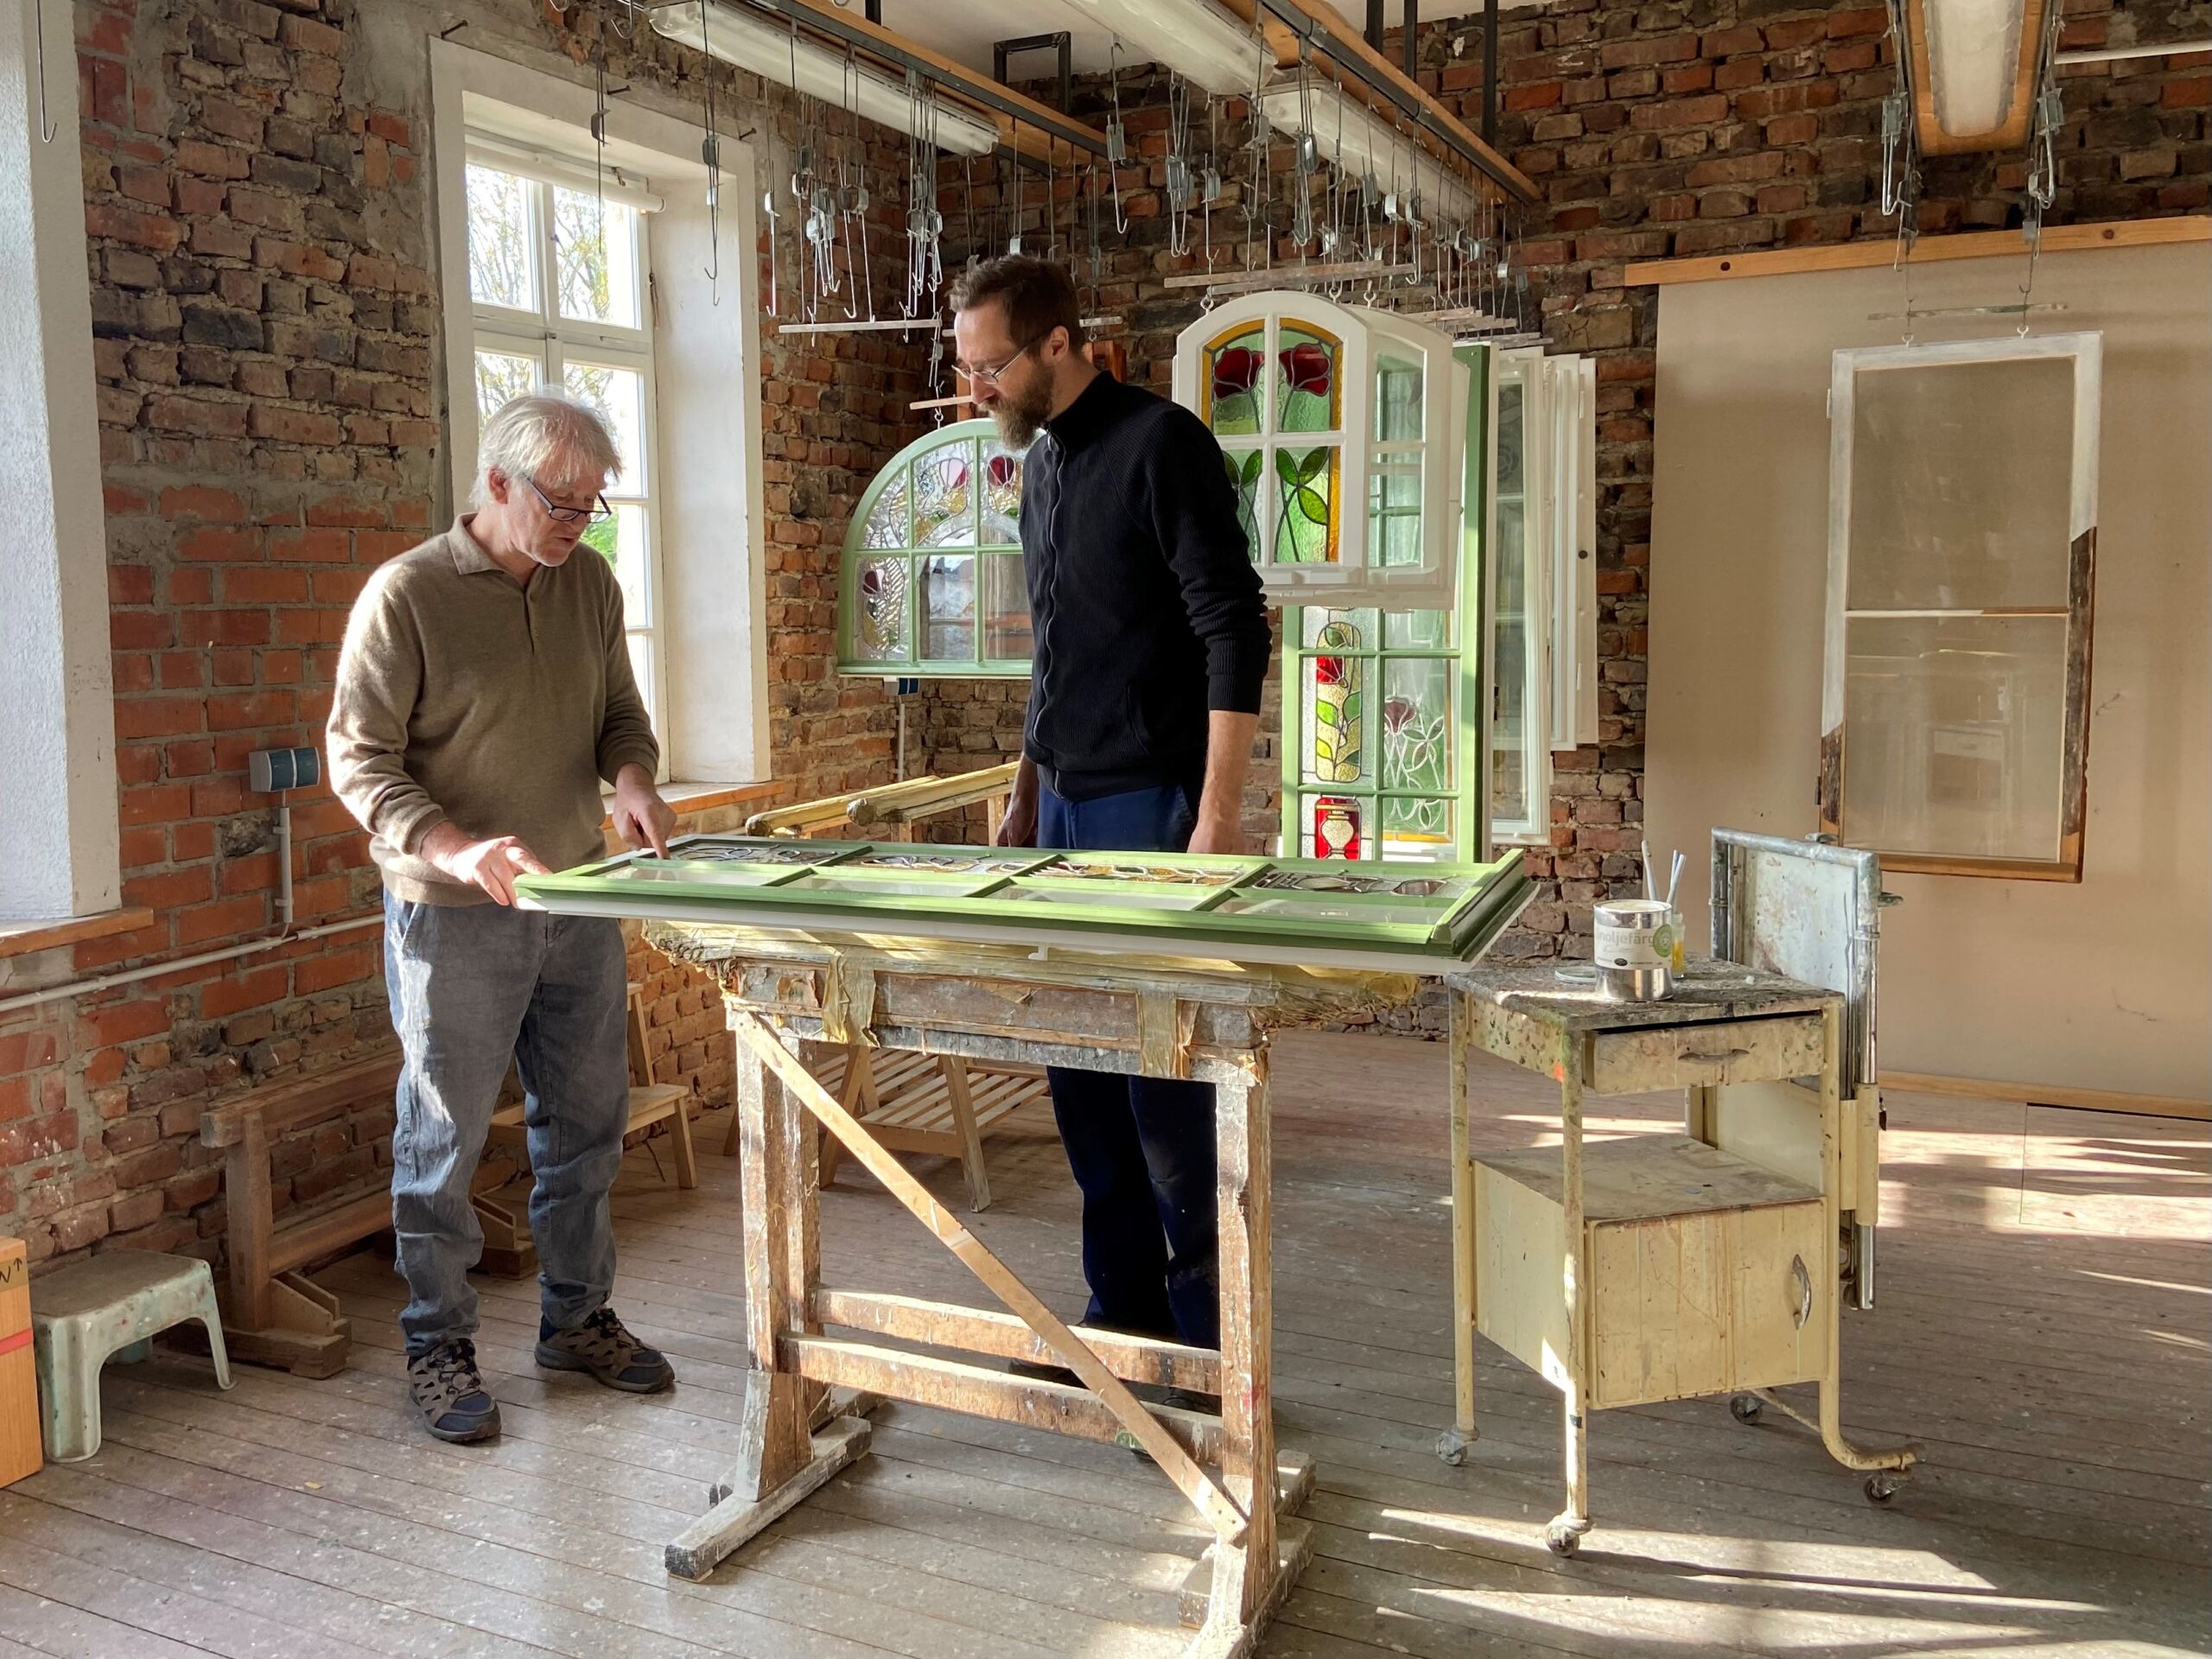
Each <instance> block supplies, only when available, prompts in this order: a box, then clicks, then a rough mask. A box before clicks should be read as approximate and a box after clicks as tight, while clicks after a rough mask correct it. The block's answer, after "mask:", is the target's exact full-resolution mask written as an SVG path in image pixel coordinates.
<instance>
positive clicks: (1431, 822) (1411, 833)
mask: <svg viewBox="0 0 2212 1659" xmlns="http://www.w3.org/2000/svg"><path fill="white" fill-rule="evenodd" d="M1382 811H1383V856H1384V857H1385V858H1450V857H1451V856H1452V849H1453V847H1454V845H1455V844H1456V837H1455V836H1454V833H1453V819H1454V818H1455V817H1457V816H1458V812H1459V803H1458V802H1457V801H1456V800H1454V799H1452V798H1451V797H1450V796H1446V795H1437V796H1429V797H1425V798H1408V797H1403V796H1393V797H1390V798H1386V799H1385V800H1384V801H1383V804H1382Z"/></svg>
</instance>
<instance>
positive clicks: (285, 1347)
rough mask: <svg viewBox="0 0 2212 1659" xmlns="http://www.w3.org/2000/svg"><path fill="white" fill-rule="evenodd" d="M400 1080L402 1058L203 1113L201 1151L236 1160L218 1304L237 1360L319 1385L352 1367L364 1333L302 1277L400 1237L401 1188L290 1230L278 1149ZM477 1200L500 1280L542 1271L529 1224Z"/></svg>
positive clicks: (388, 1057) (282, 1086) (386, 1094)
mask: <svg viewBox="0 0 2212 1659" xmlns="http://www.w3.org/2000/svg"><path fill="white" fill-rule="evenodd" d="M398 1082H399V1056H398V1055H397V1054H382V1055H378V1056H376V1057H375V1058H371V1059H365V1060H359V1061H355V1062H354V1063H353V1064H352V1065H343V1066H340V1067H337V1068H336V1069H335V1070H333V1071H319V1072H317V1073H315V1075H314V1076H313V1077H300V1078H296V1079H294V1080H292V1081H289V1082H286V1083H279V1084H268V1085H266V1086H264V1087H262V1088H259V1089H253V1090H248V1091H247V1092H246V1093H245V1094H243V1095H237V1096H232V1097H231V1098H230V1099H228V1100H226V1101H223V1102H222V1103H219V1104H217V1105H214V1106H211V1107H209V1108H208V1109H207V1111H205V1112H203V1113H202V1114H200V1144H201V1145H202V1146H207V1147H216V1148H218V1149H219V1150H220V1151H221V1152H222V1154H224V1165H223V1203H224V1208H225V1211H226V1213H227V1215H228V1217H229V1224H230V1241H229V1252H230V1274H229V1276H228V1279H227V1281H226V1284H225V1286H224V1287H222V1290H221V1292H220V1293H219V1297H218V1300H219V1301H220V1303H221V1305H222V1310H223V1336H224V1340H225V1342H226V1344H228V1346H229V1348H230V1352H231V1357H232V1358H233V1359H244V1360H250V1361H252V1362H253V1363H257V1364H262V1365H275V1366H279V1367H282V1368H283V1369H284V1370H289V1371H291V1372H292V1373H293V1374H294V1375H295V1376H308V1377H325V1376H337V1375H338V1373H339V1372H340V1371H341V1370H344V1369H345V1367H346V1352H347V1351H348V1349H349V1348H351V1346H352V1344H353V1327H352V1325H350V1324H348V1322H347V1321H346V1318H345V1316H344V1315H343V1314H341V1313H340V1312H339V1307H338V1299H337V1298H336V1297H335V1296H334V1295H332V1294H330V1293H329V1292H328V1291H327V1290H325V1289H323V1288H322V1287H321V1286H320V1285H318V1284H316V1283H315V1281H313V1280H311V1279H309V1278H308V1276H307V1275H306V1274H304V1273H303V1272H302V1271H301V1269H302V1268H305V1267H306V1266H307V1265H308V1263H309V1262H316V1261H320V1260H321V1258H323V1257H324V1256H327V1255H335V1254H336V1253H337V1252H339V1251H340V1250H342V1249H346V1247H347V1246H348V1245H352V1244H358V1243H360V1242H361V1241H362V1240H364V1239H366V1238H373V1237H374V1236H376V1235H377V1234H378V1233H382V1232H388V1231H390V1230H391V1189H390V1187H389V1185H385V1186H379V1187H378V1188H377V1189H375V1190H374V1191H372V1192H364V1193H362V1194H361V1195H360V1196H359V1197H358V1198H348V1199H346V1200H345V1201H344V1202H342V1203H340V1204H337V1205H330V1206H327V1207H326V1208H323V1209H319V1210H314V1211H308V1212H307V1213H304V1214H299V1215H292V1216H287V1217H285V1218H284V1220H283V1223H282V1224H279V1223H278V1222H277V1218H276V1215H275V1211H274V1204H275V1194H274V1190H273V1184H272V1182H271V1179H270V1169H269V1149H270V1146H271V1144H272V1143H274V1142H276V1141H279V1140H281V1139H283V1136H285V1135H288V1134H289V1133H291V1132H292V1131H293V1130H295V1129H300V1128H306V1127H307V1126H308V1125H309V1124H311V1123H319V1122H322V1121H323V1120H324V1119H326V1118H330V1117H335V1116H338V1115H339V1114H340V1113H341V1112H348V1111H354V1110H358V1109H359V1108H361V1107H363V1106H369V1105H374V1104H378V1103H382V1104H385V1105H386V1106H389V1105H390V1104H391V1099H392V1093H393V1090H394V1089H395V1088H396V1087H397V1084H398ZM474 1205H475V1207H476V1211H477V1217H478V1219H479V1221H480V1222H481V1223H482V1224H483V1226H484V1232H485V1244H486V1249H485V1262H484V1264H485V1265H486V1267H487V1268H490V1269H491V1270H493V1271H494V1272H499V1271H505V1272H509V1273H512V1274H528V1273H533V1272H535V1271H537V1251H536V1249H535V1248H534V1247H533V1246H532V1245H531V1238H530V1229H529V1225H528V1223H527V1222H526V1221H524V1220H521V1219H520V1218H518V1217H516V1216H514V1215H512V1213H510V1212H508V1211H506V1210H505V1209H504V1208H503V1207H501V1206H499V1205H494V1204H493V1203H492V1202H491V1201H490V1200H489V1199H487V1198H485V1197H484V1196H481V1195H478V1196H477V1197H475V1198H474Z"/></svg>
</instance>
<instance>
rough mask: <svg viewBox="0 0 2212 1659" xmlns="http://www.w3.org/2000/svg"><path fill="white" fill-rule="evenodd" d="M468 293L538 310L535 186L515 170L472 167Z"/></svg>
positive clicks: (469, 171) (484, 299)
mask: <svg viewBox="0 0 2212 1659" xmlns="http://www.w3.org/2000/svg"><path fill="white" fill-rule="evenodd" d="M529 193H530V187H529V186H528V185H527V184H526V183H524V181H522V180H520V179H518V178H517V177H516V176H515V175H513V174H512V173H501V172H498V171H496V170H494V169H493V168H488V167H471V168H468V169H467V197H468V297H469V298H471V299H472V300H474V301H475V302H477V303H478V304H479V305H504V306H507V307H509V308H512V309H514V310H517V311H535V310H537V300H536V299H535V298H534V297H532V296H531V284H530V264H531V261H530V194H529Z"/></svg>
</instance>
